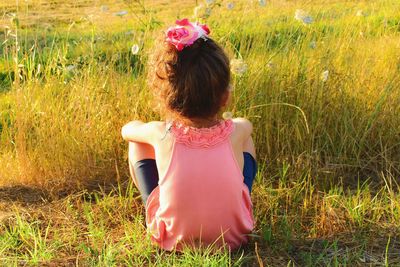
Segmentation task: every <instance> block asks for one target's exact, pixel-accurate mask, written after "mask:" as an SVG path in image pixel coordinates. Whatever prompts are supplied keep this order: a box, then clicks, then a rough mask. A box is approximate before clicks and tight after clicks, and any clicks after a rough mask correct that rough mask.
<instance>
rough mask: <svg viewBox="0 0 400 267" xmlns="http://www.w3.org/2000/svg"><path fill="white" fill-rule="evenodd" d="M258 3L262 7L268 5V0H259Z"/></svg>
mask: <svg viewBox="0 0 400 267" xmlns="http://www.w3.org/2000/svg"><path fill="white" fill-rule="evenodd" d="M258 4H259V5H260V6H262V7H264V6H266V5H267V1H266V0H258Z"/></svg>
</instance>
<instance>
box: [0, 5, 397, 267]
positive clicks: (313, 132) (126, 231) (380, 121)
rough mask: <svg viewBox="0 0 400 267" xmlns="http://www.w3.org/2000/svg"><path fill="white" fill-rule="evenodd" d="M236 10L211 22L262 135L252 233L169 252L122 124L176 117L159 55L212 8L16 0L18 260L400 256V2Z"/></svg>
mask: <svg viewBox="0 0 400 267" xmlns="http://www.w3.org/2000/svg"><path fill="white" fill-rule="evenodd" d="M228 2H229V1H224V2H221V1H217V2H216V3H215V4H213V5H212V10H211V13H210V16H209V17H208V18H203V19H202V20H203V21H204V22H206V23H207V24H209V25H210V28H211V31H212V33H211V35H212V37H213V38H214V39H216V40H217V41H218V42H220V43H221V44H222V45H223V46H224V47H225V49H226V51H227V52H228V54H229V56H230V57H231V58H232V59H239V60H241V62H243V63H244V64H246V66H247V67H246V68H244V69H242V70H243V73H240V75H234V77H233V81H232V82H233V86H234V99H233V103H232V104H231V106H230V107H229V111H231V112H232V113H233V115H234V116H245V117H248V118H249V119H250V120H252V122H253V124H254V129H255V132H254V135H253V137H254V140H255V143H256V146H257V153H258V156H257V158H258V162H259V172H258V175H257V179H256V183H255V185H254V187H253V188H254V192H253V193H252V199H253V203H254V215H255V219H256V228H255V230H254V233H253V240H252V242H251V243H250V244H249V245H248V246H246V247H245V248H244V249H243V250H239V251H236V252H229V251H219V252H213V251H212V250H210V249H207V248H206V249H203V250H194V251H184V252H183V253H177V252H172V253H168V252H164V251H161V250H159V249H157V248H156V247H155V246H153V245H152V244H151V241H150V239H149V237H148V236H147V235H146V230H145V225H144V218H143V216H144V212H143V207H142V205H141V203H140V198H139V197H138V193H137V191H136V189H134V188H132V184H129V183H128V181H129V178H128V177H129V173H128V167H127V162H126V149H127V147H126V144H125V143H124V142H123V140H122V139H121V137H120V128H121V126H122V125H123V124H124V123H126V122H127V121H129V120H132V119H141V120H145V121H148V120H156V119H160V115H159V114H157V112H156V111H155V110H154V107H155V106H156V105H157V103H153V102H152V97H151V94H150V91H149V89H148V88H147V84H146V74H147V73H146V72H147V68H146V63H147V60H148V57H149V54H150V53H151V51H152V48H153V46H154V45H155V44H154V40H155V39H156V36H158V35H159V34H160V33H162V30H163V29H164V28H165V27H166V25H169V24H171V23H172V22H173V21H174V20H175V19H176V18H177V17H179V18H182V17H191V16H192V15H193V8H194V7H195V6H196V1H182V2H178V1H174V2H171V3H167V2H166V1H154V2H152V3H149V4H147V3H146V2H143V1H121V2H116V1H103V2H101V3H100V2H96V3H94V2H93V3H91V2H90V3H89V2H83V1H76V2H74V3H69V2H68V1H67V2H65V1H64V2H62V1H52V2H50V1H47V2H43V1H26V2H24V3H20V6H19V8H18V10H17V9H16V7H15V4H14V3H11V4H10V3H1V4H0V12H5V13H4V16H2V17H1V25H2V26H0V27H2V31H1V32H0V42H1V43H2V45H1V49H0V168H1V172H0V185H1V186H3V187H1V188H0V263H1V264H3V265H7V266H9V265H11V266H12V265H18V264H19V265H23V264H30V265H35V264H36V265H45V264H50V263H53V264H56V265H63V264H64V265H66V264H75V265H82V266H88V265H89V266H92V265H93V266H113V265H116V266H121V265H128V266H129V265H133V266H143V265H156V266H158V265H161V266H171V265H177V266H226V265H255V264H260V262H263V263H264V264H265V265H269V266H277V265H279V266H281V265H282V266H283V265H284V266H292V265H308V266H315V265H323V266H326V265H331V266H343V265H347V266H354V265H356V264H382V265H386V266H389V265H395V264H399V263H400V258H399V254H398V251H399V249H400V243H399V242H400V241H399V236H400V233H399V228H400V224H399V222H400V195H399V193H398V192H399V184H398V183H399V178H398V177H399V175H400V135H399V133H400V117H399V116H398V114H400V106H399V103H400V91H399V90H398V89H399V87H400V75H399V73H400V60H399V59H400V42H399V38H400V17H399V14H398V12H397V11H398V10H399V8H400V5H399V3H398V2H397V1H377V2H374V3H371V2H348V1H346V2H344V1H312V2H310V1H308V2H306V1H300V2H299V1H297V2H282V1H271V2H270V1H267V2H266V5H265V6H263V3H261V4H260V2H259V1H244V0H243V1H230V2H232V3H234V6H233V7H232V8H227V4H228ZM200 3H201V1H197V4H200ZM218 3H220V4H221V5H218ZM45 6H46V7H51V6H53V7H54V9H49V8H44V7H45ZM168 7H169V8H168ZM299 9H301V10H304V12H306V13H307V14H308V15H309V16H310V17H311V18H312V22H311V23H308V21H309V20H307V23H304V21H302V19H300V20H296V19H295V13H296V10H299ZM51 10H56V11H57V12H56V11H54V12H53V11H51ZM122 11H127V12H128V13H125V12H122ZM11 13H15V15H13V14H11ZM117 13H118V15H116V14H117ZM122 14H123V15H122ZM16 19H18V20H16ZM134 45H137V46H138V47H135V50H134V52H135V53H132V46H134ZM161 119H163V118H162V116H161ZM98 184H100V185H102V187H101V188H102V190H103V191H96V190H94V189H93V188H99V187H98V186H97V185H98ZM110 184H113V185H115V187H116V188H114V189H112V190H111V189H109V187H110ZM20 186H26V188H25V187H22V189H21V188H20ZM27 188H35V190H36V188H40V190H42V191H44V193H43V196H42V195H41V194H40V195H39V197H37V198H36V200H35V201H33V203H31V202H30V201H28V200H29V198H30V197H31V196H32V195H35V194H34V193H32V192H30V191H27ZM85 188H86V190H89V191H82V190H85ZM107 188H108V189H107ZM38 190H39V189H38ZM99 190H100V189H99ZM24 192H25V193H24ZM20 194H21V195H22V196H24V197H22V200H21V196H20ZM40 198H44V200H43V201H40ZM10 199H11V200H10ZM27 199H28V200H27ZM10 201H14V203H13V204H12V205H10V204H9V203H11V202H10Z"/></svg>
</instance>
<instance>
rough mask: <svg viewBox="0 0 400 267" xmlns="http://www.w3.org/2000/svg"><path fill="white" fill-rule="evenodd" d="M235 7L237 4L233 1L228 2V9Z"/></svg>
mask: <svg viewBox="0 0 400 267" xmlns="http://www.w3.org/2000/svg"><path fill="white" fill-rule="evenodd" d="M234 7H235V4H234V3H232V2H229V3H228V4H226V8H227V9H228V10H232V9H233V8H234Z"/></svg>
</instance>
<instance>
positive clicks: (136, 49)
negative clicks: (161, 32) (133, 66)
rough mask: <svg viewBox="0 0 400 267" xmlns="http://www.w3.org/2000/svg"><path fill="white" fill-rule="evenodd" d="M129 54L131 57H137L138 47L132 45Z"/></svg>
mask: <svg viewBox="0 0 400 267" xmlns="http://www.w3.org/2000/svg"><path fill="white" fill-rule="evenodd" d="M131 52H132V54H133V55H137V53H139V45H138V44H134V45H132V47H131Z"/></svg>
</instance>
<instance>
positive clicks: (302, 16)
mask: <svg viewBox="0 0 400 267" xmlns="http://www.w3.org/2000/svg"><path fill="white" fill-rule="evenodd" d="M294 18H295V19H296V20H298V21H301V22H303V23H304V24H311V23H312V22H313V18H312V17H311V16H310V15H309V14H308V13H307V12H305V11H304V10H302V9H297V10H296V12H295V13H294Z"/></svg>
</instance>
